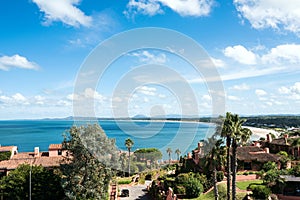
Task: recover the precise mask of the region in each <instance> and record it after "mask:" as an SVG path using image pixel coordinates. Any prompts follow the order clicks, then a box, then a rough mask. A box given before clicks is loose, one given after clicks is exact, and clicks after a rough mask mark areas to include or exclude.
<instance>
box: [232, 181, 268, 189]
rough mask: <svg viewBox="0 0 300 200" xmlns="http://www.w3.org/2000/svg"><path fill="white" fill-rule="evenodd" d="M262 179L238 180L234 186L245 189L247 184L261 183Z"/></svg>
mask: <svg viewBox="0 0 300 200" xmlns="http://www.w3.org/2000/svg"><path fill="white" fill-rule="evenodd" d="M262 183H263V181H262V180H251V181H240V182H237V183H236V186H237V187H238V188H239V189H240V190H247V189H248V187H249V185H253V184H262Z"/></svg>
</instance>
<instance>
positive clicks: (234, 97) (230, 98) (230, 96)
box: [227, 95, 241, 101]
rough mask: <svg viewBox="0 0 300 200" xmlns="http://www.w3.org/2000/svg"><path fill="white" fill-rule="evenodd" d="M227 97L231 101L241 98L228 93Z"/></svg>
mask: <svg viewBox="0 0 300 200" xmlns="http://www.w3.org/2000/svg"><path fill="white" fill-rule="evenodd" d="M227 99H228V100H231V101H240V100H241V99H240V98H239V97H236V96H232V95H228V96H227Z"/></svg>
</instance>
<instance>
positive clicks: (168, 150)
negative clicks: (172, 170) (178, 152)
mask: <svg viewBox="0 0 300 200" xmlns="http://www.w3.org/2000/svg"><path fill="white" fill-rule="evenodd" d="M167 153H168V155H169V165H170V164H171V154H172V149H171V148H168V149H167Z"/></svg>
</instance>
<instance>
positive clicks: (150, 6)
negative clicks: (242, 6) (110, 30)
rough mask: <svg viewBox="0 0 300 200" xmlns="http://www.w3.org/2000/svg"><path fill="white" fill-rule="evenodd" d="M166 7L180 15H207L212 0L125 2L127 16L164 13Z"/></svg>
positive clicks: (139, 0)
mask: <svg viewBox="0 0 300 200" xmlns="http://www.w3.org/2000/svg"><path fill="white" fill-rule="evenodd" d="M164 6H165V7H168V8H169V9H171V10H173V11H174V12H176V13H178V14H179V15H181V16H195V17H199V16H207V15H209V13H210V12H211V9H212V6H213V0H130V1H129V2H128V4H127V8H128V10H127V11H125V14H126V15H127V16H131V15H135V14H138V13H141V14H144V15H150V16H153V15H156V14H162V13H164V11H163V9H162V8H163V7H164Z"/></svg>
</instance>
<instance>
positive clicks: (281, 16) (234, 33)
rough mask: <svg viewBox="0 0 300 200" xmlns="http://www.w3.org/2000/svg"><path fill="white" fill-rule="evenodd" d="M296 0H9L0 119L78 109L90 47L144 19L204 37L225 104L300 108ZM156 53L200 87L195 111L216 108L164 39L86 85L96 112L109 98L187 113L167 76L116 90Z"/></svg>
mask: <svg viewBox="0 0 300 200" xmlns="http://www.w3.org/2000/svg"><path fill="white" fill-rule="evenodd" d="M299 8H300V2H299V1H298V0H288V1H287V0H276V1H275V0H248V1H245V0H224V1H220V0H123V1H120V0H101V1H91V0H82V1H79V0H64V1H62V0H52V1H47V0H26V1H25V0H18V1H17V0H9V1H8V0H6V1H3V2H2V5H1V7H0V13H1V18H0V26H1V31H0V109H1V112H0V119H24V118H26V119H27V118H28V119H31V118H44V117H66V116H70V115H72V114H73V108H72V104H73V100H76V98H78V96H79V94H76V93H75V94H74V83H75V81H76V77H77V74H78V72H79V70H80V67H81V65H82V63H83V62H84V60H85V59H86V57H87V56H88V55H89V54H90V52H91V51H92V50H93V49H94V48H95V47H96V46H97V45H98V44H99V43H101V42H103V41H104V40H106V39H109V38H110V37H111V36H113V35H115V34H118V33H121V32H123V31H128V30H131V29H134V28H144V27H159V28H167V29H171V30H175V31H177V32H180V33H182V34H184V35H186V36H188V37H190V38H192V39H193V40H195V41H196V42H197V43H198V44H200V45H201V46H202V47H203V49H204V50H205V51H206V52H207V53H208V55H209V56H210V58H211V60H212V61H213V62H214V65H215V67H216V69H217V70H218V72H219V74H220V77H221V79H222V81H223V82H222V83H223V85H224V89H225V96H224V98H225V100H226V110H227V111H231V112H234V113H238V114H241V115H261V114H299V113H300V80H299V77H300V76H299V75H300V70H299V69H300V40H299V39H300V38H299V37H300V14H299V13H300V10H299ZM157 40H160V38H157ZM149 63H151V64H160V65H166V66H168V67H170V68H173V69H174V70H176V71H177V72H178V73H180V74H181V75H182V76H183V77H184V78H185V80H186V82H187V83H188V84H190V86H191V87H192V88H193V91H194V92H193V93H194V94H193V95H195V97H196V99H197V105H196V107H197V108H198V109H199V112H198V114H199V115H210V114H211V112H212V111H211V110H212V102H211V93H210V91H209V89H207V86H206V84H205V83H203V80H202V79H201V77H199V75H197V74H195V72H193V70H192V67H191V66H190V64H188V63H187V62H185V61H184V60H182V59H180V58H179V57H177V56H175V55H174V54H172V52H165V51H158V50H157V49H156V50H155V49H142V50H138V51H135V52H130V53H128V54H126V55H123V56H120V58H119V59H118V60H116V61H115V62H113V63H112V64H111V66H110V67H109V69H108V70H107V71H106V73H105V74H104V75H103V77H101V79H100V80H99V82H98V86H97V87H96V88H86V90H85V91H84V94H81V95H84V96H85V97H86V98H91V99H93V101H94V104H95V106H94V108H95V113H96V115H97V116H99V117H109V116H113V115H112V109H113V107H114V105H112V103H111V102H112V100H113V101H115V102H122V101H127V102H128V107H126V109H127V111H128V114H129V115H130V116H134V115H137V114H144V115H162V114H182V113H183V112H182V108H184V107H183V106H182V104H183V103H184V102H181V101H180V100H178V94H174V93H172V92H171V91H170V90H168V88H167V87H165V86H164V85H156V84H151V83H149V84H146V85H145V84H144V85H140V86H139V87H137V88H136V89H135V90H134V91H132V93H131V96H130V97H128V98H127V99H124V98H123V99H122V97H118V96H117V95H116V94H114V95H113V93H114V88H115V87H116V85H118V81H119V80H120V79H121V78H122V76H124V74H126V73H127V72H128V71H130V70H132V69H133V68H134V67H137V66H140V65H144V64H149ZM133 78H134V77H133ZM135 78H137V77H135ZM126 105H127V104H126ZM192 114H194V113H192Z"/></svg>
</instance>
